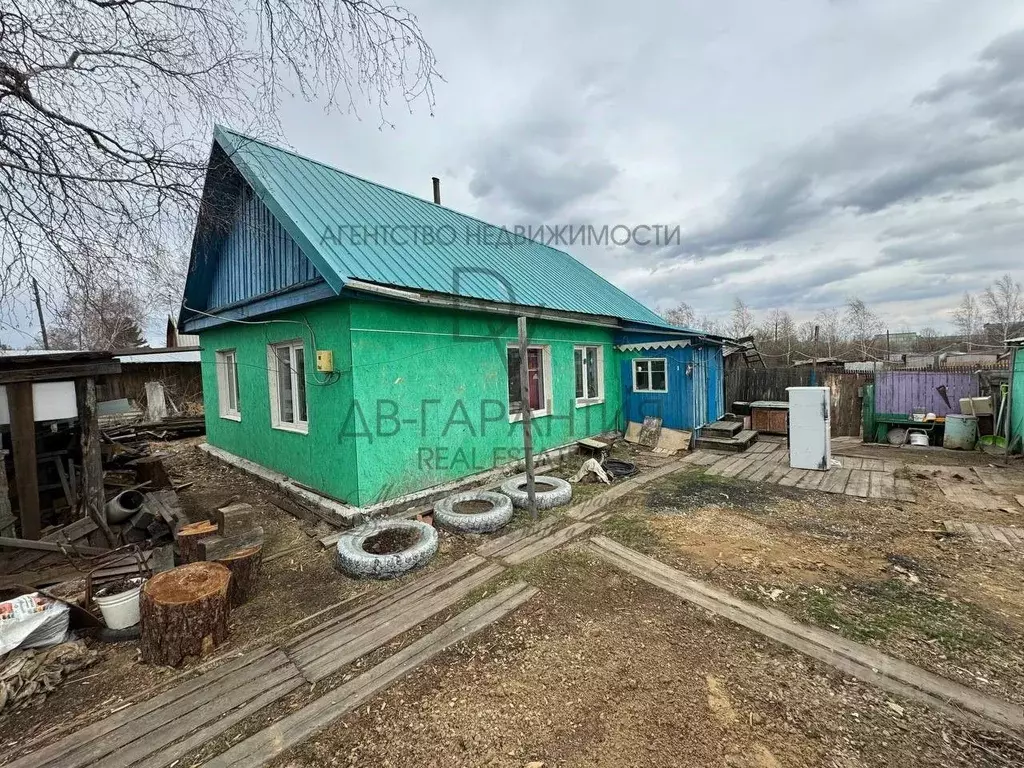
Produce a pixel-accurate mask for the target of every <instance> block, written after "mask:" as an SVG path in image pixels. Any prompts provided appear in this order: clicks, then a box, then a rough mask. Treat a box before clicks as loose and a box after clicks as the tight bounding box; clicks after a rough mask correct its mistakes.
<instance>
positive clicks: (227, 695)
mask: <svg viewBox="0 0 1024 768" xmlns="http://www.w3.org/2000/svg"><path fill="white" fill-rule="evenodd" d="M302 683H303V680H302V677H301V676H300V675H299V670H298V669H297V668H296V667H295V666H294V665H293V664H292V663H291V662H290V661H289V660H288V658H287V656H285V654H284V653H282V652H281V651H272V650H271V649H270V648H263V649H259V650H257V651H254V652H252V653H250V654H247V655H246V656H243V657H240V658H238V659H235V660H233V661H230V662H228V663H226V664H223V665H221V666H220V667H216V668H214V669H212V670H211V671H209V672H207V673H206V674H203V675H199V676H197V677H195V678H193V679H192V680H189V681H188V682H185V683H182V684H181V685H178V686H176V687H174V688H172V689H170V690H168V691H166V692H164V693H162V694H160V695H159V696H155V697H153V698H152V699H149V700H147V701H143V702H139V703H138V704H134V705H132V706H130V707H127V708H125V709H123V710H121V711H119V712H115V713H114V714H113V715H111V716H109V717H107V718H104V719H103V720H100V721H98V722H96V723H93V724H92V725H89V726H86V727H85V728H81V729H79V730H77V731H75V732H74V733H72V734H70V735H68V736H66V737H64V738H63V739H60V740H58V741H56V742H54V743H52V744H49V745H47V746H45V747H42V748H40V749H37V750H35V751H34V752H32V753H30V754H28V755H25V756H24V757H22V758H20V759H18V760H15V761H14V762H12V763H10V764H8V766H7V768H30V767H31V768H84V766H93V765H104V766H108V767H109V766H115V765H130V764H131V762H136V761H138V760H139V759H141V758H144V757H146V756H148V755H150V754H152V753H153V752H155V751H156V750H158V749H161V748H163V747H165V746H167V745H168V744H170V743H171V742H172V741H174V740H176V739H178V738H180V737H181V736H187V735H188V730H187V729H188V728H191V729H193V730H196V729H200V728H202V730H203V732H204V733H206V734H208V735H209V737H211V738H212V737H213V736H216V735H219V734H220V733H223V732H224V730H226V728H227V727H229V726H228V725H226V724H225V723H226V722H227V719H226V717H225V716H227V715H229V713H230V710H232V709H234V708H235V707H239V706H247V707H249V708H251V706H250V705H252V704H253V703H254V702H256V701H257V700H260V701H265V700H266V697H267V694H268V692H269V691H272V690H276V691H282V693H281V694H280V695H284V693H286V692H287V691H289V690H292V689H294V688H295V687H297V686H298V685H300V684H302ZM253 711H255V710H253ZM172 736H173V738H172ZM122 755H123V756H122ZM129 757H130V758H131V762H126V760H127V759H128V758H129Z"/></svg>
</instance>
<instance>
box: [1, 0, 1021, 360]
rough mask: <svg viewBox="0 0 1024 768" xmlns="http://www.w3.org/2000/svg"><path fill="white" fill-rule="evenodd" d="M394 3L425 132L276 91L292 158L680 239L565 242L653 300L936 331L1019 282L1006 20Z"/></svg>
mask: <svg viewBox="0 0 1024 768" xmlns="http://www.w3.org/2000/svg"><path fill="white" fill-rule="evenodd" d="M405 4H406V5H407V7H409V8H410V9H411V10H413V11H414V12H415V13H416V14H417V15H418V17H419V20H420V23H421V25H422V27H423V30H424V33H425V35H426V37H427V39H428V41H429V43H430V44H431V45H432V46H433V49H434V51H435V53H436V55H437V58H438V62H439V63H438V67H439V69H440V71H441V73H442V74H443V76H444V81H443V82H438V83H436V104H435V106H434V110H433V115H431V113H430V109H429V107H428V105H427V104H426V103H425V102H422V101H421V102H418V103H416V104H414V105H413V110H412V111H411V112H410V111H408V110H406V109H405V108H404V105H403V104H402V103H401V101H400V100H396V103H395V104H393V105H392V106H391V107H390V108H388V109H387V110H386V115H387V117H388V118H389V120H390V121H391V122H392V123H393V125H392V126H382V125H381V123H380V121H379V120H378V119H377V114H376V111H375V110H374V109H372V108H368V109H364V110H362V112H363V114H362V115H361V116H360V117H359V118H357V117H355V116H353V115H350V114H337V113H335V114H328V113H326V112H325V110H324V108H323V106H322V105H320V104H309V103H305V102H303V101H301V100H300V99H297V98H296V99H292V100H289V101H287V102H286V103H285V105H284V112H283V115H282V123H283V131H284V136H285V138H286V140H287V143H289V144H290V145H291V146H292V147H293V148H294V149H295V150H297V151H299V152H301V153H303V154H307V155H310V156H312V157H315V158H317V159H319V160H322V161H325V162H328V163H330V164H333V165H336V166H338V167H340V168H342V169H345V170H348V171H350V172H352V173H355V174H357V175H360V176H364V177H366V178H370V179H373V180H376V181H379V182H381V183H383V184H387V185H389V186H393V187H396V188H399V189H402V190H405V191H408V192H412V193H414V194H418V195H422V196H424V197H429V195H430V177H431V176H433V175H437V176H440V177H442V179H443V181H442V185H443V197H444V202H445V204H446V205H449V206H451V207H453V208H456V209H458V210H461V211H464V212H466V213H470V214H473V215H476V216H478V217H480V218H483V219H486V220H488V221H491V222H493V223H495V224H499V225H506V226H509V227H512V226H515V225H539V224H547V225H561V224H570V223H572V224H580V223H591V224H595V225H597V226H600V225H603V224H609V225H614V224H620V223H621V224H626V225H629V226H634V225H641V224H648V225H654V224H662V225H666V226H670V227H674V226H679V227H680V228H681V229H680V231H681V233H682V237H681V239H680V242H678V243H676V244H674V245H672V246H669V247H662V248H656V247H648V248H642V249H641V248H630V247H613V248H601V247H594V248H570V249H569V250H570V251H571V252H572V253H573V255H575V256H576V257H577V258H579V259H581V260H582V261H584V262H586V263H587V264H589V265H590V266H592V267H594V268H595V269H597V270H598V271H599V272H601V273H602V274H603V275H604V276H606V277H607V278H609V279H610V280H612V281H613V282H615V283H616V284H618V285H619V286H621V287H623V288H624V289H626V290H627V291H629V292H631V293H633V294H634V295H635V296H636V297H638V298H639V299H641V300H642V301H644V302H645V303H647V304H648V305H649V306H651V307H654V308H656V309H666V308H668V307H670V306H673V305H675V304H677V303H678V302H680V301H686V302H688V303H690V304H691V305H693V306H694V307H695V308H696V309H697V311H698V314H710V315H712V316H719V317H722V318H724V317H725V316H726V315H727V314H728V310H729V308H730V306H731V304H732V302H733V300H734V298H735V297H737V296H739V297H742V298H743V299H744V300H745V301H746V302H747V303H748V304H750V305H751V306H752V307H753V308H754V310H755V312H757V313H759V314H760V313H763V312H765V311H767V310H769V309H772V308H775V307H781V308H787V309H790V310H791V311H792V312H793V313H794V314H795V315H796V316H797V318H798V319H806V318H808V317H809V316H810V315H813V314H814V312H815V311H816V310H818V309H820V308H824V307H830V306H837V305H841V304H843V303H844V301H845V300H846V299H847V298H848V297H850V296H858V297H860V298H863V299H864V300H865V301H867V302H868V303H869V304H870V305H871V306H873V308H875V310H876V311H878V312H879V314H881V315H882V316H883V318H884V319H885V320H886V323H887V324H888V326H889V327H890V328H891V329H893V330H898V329H901V328H906V327H911V328H919V327H922V326H932V327H935V328H938V329H942V330H946V329H949V328H950V325H949V323H950V316H951V312H952V309H953V308H954V307H955V305H956V304H957V302H958V301H959V298H960V296H961V295H962V293H963V292H964V291H979V290H981V289H983V288H984V286H986V285H987V284H988V283H990V282H991V281H992V280H994V279H995V278H997V277H998V276H999V275H1001V274H1002V273H1005V272H1007V271H1009V272H1011V273H1013V274H1014V276H1015V277H1016V278H1017V279H1018V280H1021V281H1024V255H1022V249H1021V243H1024V179H1022V175H1024V4H1022V3H1014V2H1009V1H1008V0H1007V1H1005V2H998V1H996V0H973V2H970V3H967V2H963V0H928V1H919V2H892V0H832V1H831V2H828V1H827V0H772V1H768V0H765V1H764V2H754V1H753V0H716V2H713V3H711V2H695V1H694V0H686V2H678V0H677V1H675V2H673V1H671V0H662V1H661V2H645V3H640V4H634V5H631V6H624V5H623V4H622V3H621V2H615V3H612V2H595V1H594V0H564V1H563V2H558V3H552V2H550V0H518V1H517V2H515V3H482V2H479V0H443V1H442V0H431V2H427V1H426V0H408V2H406V3H405ZM22 321H23V327H22V329H21V330H22V334H23V335H24V334H25V333H26V332H27V333H34V332H35V329H34V322H33V318H32V317H31V312H29V311H27V310H26V311H25V312H24V313H23V314H22ZM11 340H12V341H19V339H13V338H12V339H11Z"/></svg>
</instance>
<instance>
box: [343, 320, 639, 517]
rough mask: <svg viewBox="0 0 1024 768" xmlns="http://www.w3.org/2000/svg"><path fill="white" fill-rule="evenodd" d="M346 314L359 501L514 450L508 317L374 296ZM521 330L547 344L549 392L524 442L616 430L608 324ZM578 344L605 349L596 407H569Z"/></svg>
mask: <svg viewBox="0 0 1024 768" xmlns="http://www.w3.org/2000/svg"><path fill="white" fill-rule="evenodd" d="M351 318H352V325H351V329H352V359H353V361H354V365H355V369H354V371H353V394H354V402H355V403H357V404H358V406H359V411H360V414H361V416H362V419H361V420H359V419H354V420H353V423H357V424H359V425H360V431H361V432H362V434H361V435H358V436H355V435H353V436H354V437H355V440H356V446H357V451H358V456H359V461H358V467H359V500H360V504H362V505H366V504H372V503H374V502H375V501H378V500H381V499H385V498H390V497H393V496H396V495H400V494H402V493H408V492H411V491H415V490H419V489H422V488H428V487H430V486H432V485H437V484H439V483H443V482H446V481H450V480H453V479H456V478H458V477H462V476H465V475H470V474H474V473H477V472H482V471H484V470H487V469H490V468H492V467H493V466H495V465H499V464H504V463H507V462H508V461H510V460H512V459H513V458H520V457H521V456H522V444H523V442H522V424H521V423H519V422H512V423H510V422H509V418H508V380H507V370H506V367H507V362H506V361H507V351H506V350H507V346H508V344H509V343H514V342H515V341H516V339H517V335H516V321H515V318H513V317H505V316H496V315H483V314H479V313H468V312H449V311H445V310H438V309H433V308H430V309H428V308H423V307H414V306H408V305H401V304H397V303H394V304H391V303H383V302H358V303H353V304H352V305H351ZM529 329H530V330H529V334H530V342H531V344H537V345H543V346H548V347H550V359H551V364H550V371H551V393H552V400H553V413H552V415H550V416H543V417H540V418H537V419H534V422H533V424H534V450H535V451H537V452H540V451H544V450H547V449H550V448H554V447H557V446H560V445H564V444H566V443H568V442H571V441H573V440H577V439H579V438H581V437H585V436H589V435H595V434H599V433H601V432H603V431H606V430H609V429H614V428H616V427H617V421H618V416H619V407H620V403H621V401H622V398H621V390H620V386H619V380H618V376H617V374H616V372H617V367H616V362H615V361H616V357H615V355H616V353H615V351H614V349H613V347H612V340H613V333H614V332H613V331H612V329H605V328H600V327H593V326H578V325H569V324H565V323H557V322H549V321H541V320H531V321H530V324H529ZM576 344H598V345H602V346H603V348H604V387H605V391H604V403H603V404H595V405H589V406H585V407H580V408H577V407H576V404H575V369H574V359H573V347H574V345H576ZM378 415H379V416H380V418H379V419H378Z"/></svg>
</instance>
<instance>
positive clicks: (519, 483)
mask: <svg viewBox="0 0 1024 768" xmlns="http://www.w3.org/2000/svg"><path fill="white" fill-rule="evenodd" d="M534 483H535V484H537V485H539V484H540V483H544V484H545V485H551V486H554V487H553V488H552V489H551V490H544V491H542V490H541V489H540V488H537V489H536V491H535V493H534V498H535V499H536V500H537V509H551V508H552V507H560V506H562V505H563V504H568V503H569V501H570V500H571V499H572V486H571V485H569V484H568V483H567V482H565V480H563V479H562V478H560V477H548V476H547V475H538V476H537V477H535V478H534ZM501 492H502V493H504V494H505V495H506V496H508V497H509V498H510V499H512V504H513V505H515V506H516V507H518V508H519V509H526V508H527V507H529V506H530V499H529V497H528V495H527V493H526V475H516V476H515V477H513V478H511V479H509V480H506V481H505V482H504V483H502V484H501Z"/></svg>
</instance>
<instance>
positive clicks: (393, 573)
mask: <svg viewBox="0 0 1024 768" xmlns="http://www.w3.org/2000/svg"><path fill="white" fill-rule="evenodd" d="M389 530H408V531H413V532H415V533H416V535H417V539H416V542H415V543H414V544H412V545H411V546H409V547H406V548H405V549H403V550H400V551H398V552H389V553H387V554H383V555H378V554H374V553H373V552H367V551H366V549H365V544H366V542H367V540H368V539H371V538H373V537H374V536H378V535H380V534H381V533H384V532H386V531H389ZM436 552H437V531H436V530H434V527H433V526H432V525H427V524H426V523H421V522H420V521H419V520H372V521H370V522H368V523H365V524H363V525H361V526H359V527H358V528H353V529H352V530H351V531H349V532H348V533H345V534H343V535H342V537H341V538H340V539H338V547H337V554H336V555H335V560H334V567H335V568H336V569H337V570H339V571H341V572H342V573H344V574H347V575H349V576H355V577H356V578H360V579H393V578H395V577H397V576H401V575H402V574H403V573H408V572H409V571H411V570H413V569H414V568H419V567H420V566H421V565H426V564H427V563H428V562H430V559H431V558H432V557H433V556H434V554H435V553H436Z"/></svg>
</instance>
